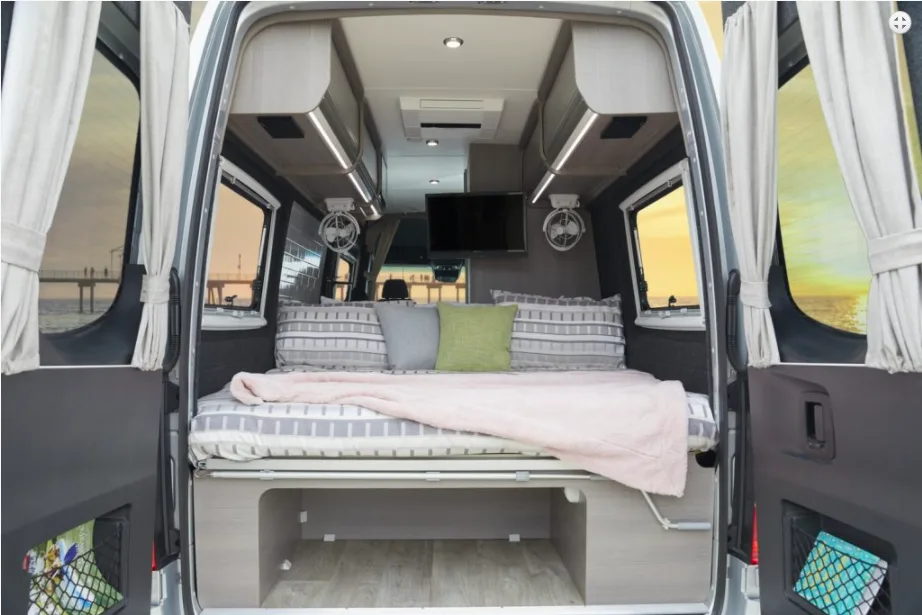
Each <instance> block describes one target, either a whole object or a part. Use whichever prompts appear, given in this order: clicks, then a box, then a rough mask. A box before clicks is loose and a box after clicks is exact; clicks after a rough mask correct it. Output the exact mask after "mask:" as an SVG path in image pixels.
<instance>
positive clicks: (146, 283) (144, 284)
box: [141, 275, 170, 305]
mask: <svg viewBox="0 0 922 615" xmlns="http://www.w3.org/2000/svg"><path fill="white" fill-rule="evenodd" d="M141 301H142V302H143V303H150V304H155V305H156V304H162V303H169V301H170V276H169V275H145V276H144V278H143V279H142V281H141Z"/></svg>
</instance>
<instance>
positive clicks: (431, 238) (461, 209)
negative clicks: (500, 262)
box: [426, 192, 525, 259]
mask: <svg viewBox="0 0 922 615" xmlns="http://www.w3.org/2000/svg"><path fill="white" fill-rule="evenodd" d="M426 219H427V221H428V223H427V224H428V230H427V235H428V247H429V258H433V259H445V258H469V257H472V256H478V255H484V256H487V255H493V254H510V253H518V254H524V253H525V196H524V195H523V194H522V193H521V192H504V193H495V192H493V193H477V192H468V193H460V194H427V195H426Z"/></svg>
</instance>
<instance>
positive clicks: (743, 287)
mask: <svg viewBox="0 0 922 615" xmlns="http://www.w3.org/2000/svg"><path fill="white" fill-rule="evenodd" d="M740 301H741V302H742V303H743V305H745V306H748V307H753V308H762V309H763V310H767V309H768V308H770V307H771V306H772V304H771V302H770V301H769V300H768V282H743V283H741V284H740Z"/></svg>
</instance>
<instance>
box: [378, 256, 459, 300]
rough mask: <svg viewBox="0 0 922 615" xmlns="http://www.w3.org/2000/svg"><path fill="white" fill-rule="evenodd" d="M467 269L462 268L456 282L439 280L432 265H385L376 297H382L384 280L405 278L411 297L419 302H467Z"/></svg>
mask: <svg viewBox="0 0 922 615" xmlns="http://www.w3.org/2000/svg"><path fill="white" fill-rule="evenodd" d="M466 274H467V271H466V268H464V267H462V268H461V274H460V275H459V276H458V279H457V280H456V281H455V282H438V281H436V280H435V278H434V276H433V273H432V268H431V267H394V266H388V265H385V266H384V267H382V268H381V273H380V274H378V282H377V288H376V289H375V299H380V298H381V292H382V290H383V288H384V282H385V281H387V280H404V281H405V282H406V283H407V287H408V288H409V290H410V299H413V300H414V301H416V302H417V303H435V302H437V301H450V302H458V303H466V302H467V275H466Z"/></svg>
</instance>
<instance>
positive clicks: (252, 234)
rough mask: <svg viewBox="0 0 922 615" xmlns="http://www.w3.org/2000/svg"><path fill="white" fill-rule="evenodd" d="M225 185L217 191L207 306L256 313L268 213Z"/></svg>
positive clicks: (236, 188)
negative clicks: (250, 310) (249, 310)
mask: <svg viewBox="0 0 922 615" xmlns="http://www.w3.org/2000/svg"><path fill="white" fill-rule="evenodd" d="M226 181H227V180H225V182H222V184H221V185H220V186H219V187H218V198H217V203H216V206H217V209H216V210H215V212H214V220H213V225H214V226H213V231H212V237H211V251H210V254H209V258H208V289H207V295H206V297H207V298H206V305H208V306H212V307H217V306H221V307H225V308H238V309H252V310H257V309H259V301H260V300H261V298H262V295H261V292H260V286H259V282H261V277H262V271H261V270H262V257H263V251H264V250H265V245H264V244H265V240H266V239H267V236H268V233H267V231H268V222H269V211H268V210H267V209H265V208H264V207H263V206H261V205H260V204H259V203H257V202H256V201H255V199H253V198H251V197H250V196H248V195H247V193H246V192H245V191H244V190H243V189H242V188H238V187H231V186H230V185H228V184H227V183H226ZM254 291H255V292H254Z"/></svg>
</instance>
